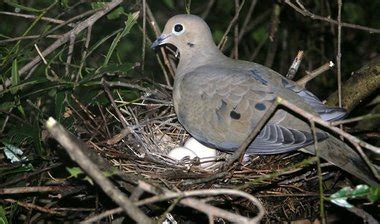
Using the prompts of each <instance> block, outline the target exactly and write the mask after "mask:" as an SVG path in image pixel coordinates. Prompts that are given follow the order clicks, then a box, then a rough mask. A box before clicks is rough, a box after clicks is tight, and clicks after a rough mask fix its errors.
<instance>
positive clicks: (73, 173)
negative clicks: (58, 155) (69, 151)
mask: <svg viewBox="0 0 380 224" xmlns="http://www.w3.org/2000/svg"><path fill="white" fill-rule="evenodd" d="M66 170H67V171H68V172H69V173H70V177H75V178H78V176H79V175H81V174H83V173H84V172H83V170H82V169H81V168H80V167H72V168H70V167H66ZM70 177H69V178H70Z"/></svg>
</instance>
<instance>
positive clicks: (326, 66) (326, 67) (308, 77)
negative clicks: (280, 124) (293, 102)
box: [297, 61, 334, 86]
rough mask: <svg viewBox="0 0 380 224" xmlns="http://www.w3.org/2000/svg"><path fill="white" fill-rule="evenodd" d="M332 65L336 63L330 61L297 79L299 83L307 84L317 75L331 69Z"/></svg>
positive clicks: (301, 84)
mask: <svg viewBox="0 0 380 224" xmlns="http://www.w3.org/2000/svg"><path fill="white" fill-rule="evenodd" d="M332 67H334V63H333V62H332V61H330V62H327V63H326V64H324V65H322V66H321V67H319V68H317V69H315V70H313V71H311V72H306V76H304V77H302V78H301V79H299V80H297V84H298V85H300V86H305V85H306V84H307V83H308V82H309V81H310V80H312V79H314V78H315V77H317V76H318V75H320V74H322V73H324V72H325V71H327V70H329V69H330V68H332Z"/></svg>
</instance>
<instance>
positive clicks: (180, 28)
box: [172, 24, 185, 35]
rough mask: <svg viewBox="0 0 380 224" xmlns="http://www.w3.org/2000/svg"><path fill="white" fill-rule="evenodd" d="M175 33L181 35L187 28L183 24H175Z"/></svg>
mask: <svg viewBox="0 0 380 224" xmlns="http://www.w3.org/2000/svg"><path fill="white" fill-rule="evenodd" d="M172 32H173V33H174V34H175V35H180V34H182V33H183V32H185V28H184V27H183V25H182V24H175V25H174V26H173V31H172Z"/></svg>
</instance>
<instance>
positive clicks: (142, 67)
mask: <svg viewBox="0 0 380 224" xmlns="http://www.w3.org/2000/svg"><path fill="white" fill-rule="evenodd" d="M142 17H143V25H142V26H143V28H142V29H143V37H142V49H141V72H142V73H143V74H144V69H145V47H146V0H142Z"/></svg>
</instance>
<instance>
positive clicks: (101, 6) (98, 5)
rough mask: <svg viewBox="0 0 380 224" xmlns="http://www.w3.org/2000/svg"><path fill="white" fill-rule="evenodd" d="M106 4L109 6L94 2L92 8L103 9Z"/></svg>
mask: <svg viewBox="0 0 380 224" xmlns="http://www.w3.org/2000/svg"><path fill="white" fill-rule="evenodd" d="M106 4H107V2H92V3H91V8H92V9H100V8H103V7H104V6H105V5H106Z"/></svg>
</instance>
